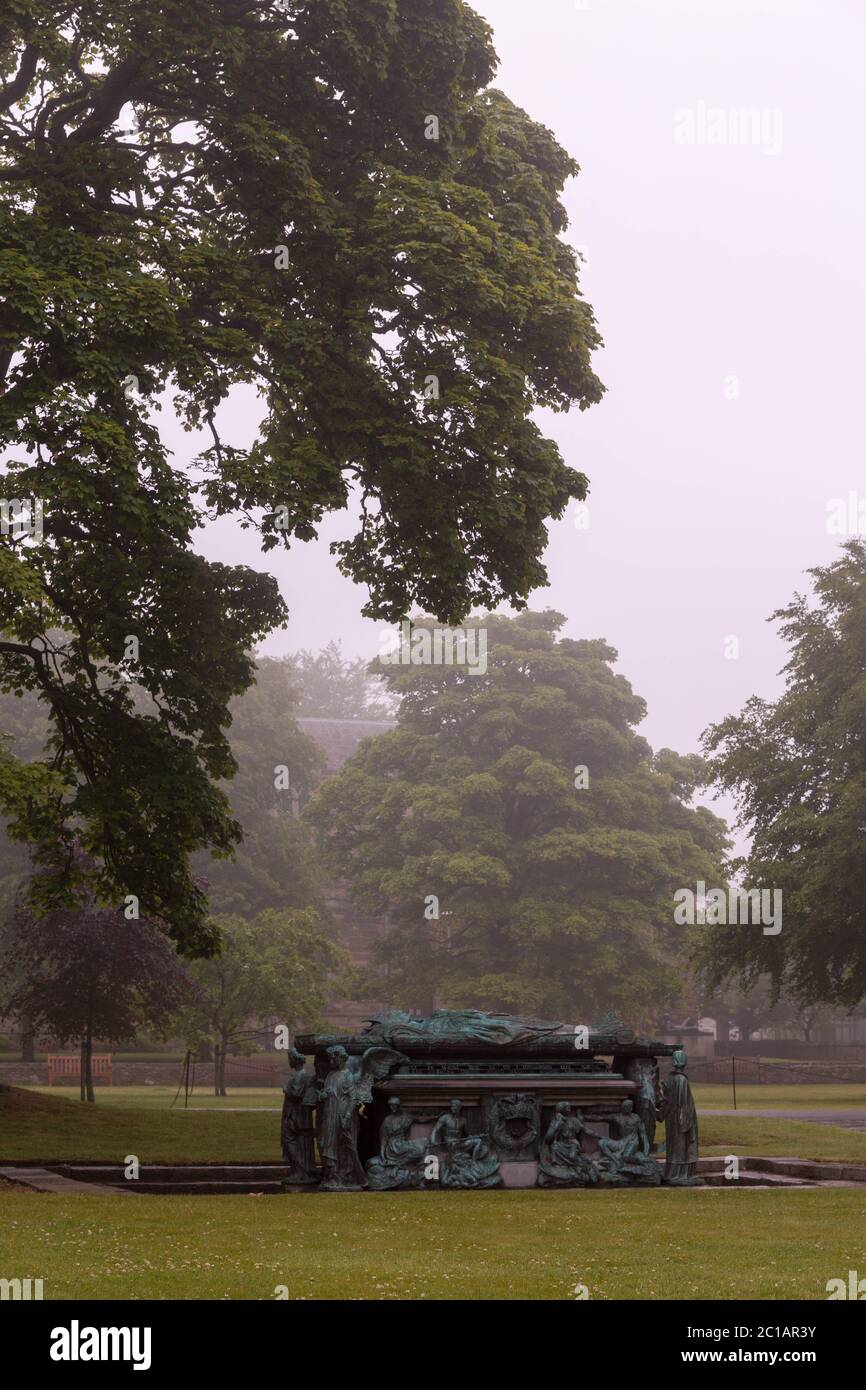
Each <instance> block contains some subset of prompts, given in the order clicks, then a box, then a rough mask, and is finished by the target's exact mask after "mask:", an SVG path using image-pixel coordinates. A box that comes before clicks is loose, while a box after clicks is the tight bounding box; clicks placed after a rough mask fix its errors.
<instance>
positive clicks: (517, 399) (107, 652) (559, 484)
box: [0, 0, 602, 952]
mask: <svg viewBox="0 0 866 1390" xmlns="http://www.w3.org/2000/svg"><path fill="white" fill-rule="evenodd" d="M0 51H2V58H0V245H2V248H3V249H2V252H0V296H2V309H0V383H2V395H0V447H3V448H5V447H7V446H8V448H9V450H10V453H9V458H8V462H7V472H6V479H5V492H6V496H7V498H12V497H15V498H18V499H27V498H34V499H36V498H38V499H42V505H43V506H44V522H43V523H42V532H41V534H39V532H38V528H35V527H31V530H32V531H33V534H31V535H30V536H28V537H24V538H22V537H21V536H20V535H18V536H16V535H12V534H7V535H5V536H3V537H2V538H0V629H3V630H5V637H4V638H3V640H2V641H0V682H2V685H3V687H4V688H6V689H16V690H18V689H30V690H36V691H37V692H38V693H39V695H40V698H41V699H42V700H43V702H44V704H45V707H46V710H47V713H48V714H49V716H50V719H51V721H52V726H53V729H54V744H53V748H52V752H51V757H50V759H49V760H48V761H47V762H45V763H43V764H42V765H41V766H33V765H31V766H30V767H29V768H27V769H22V768H20V767H19V766H18V764H17V763H16V762H15V761H14V758H12V757H11V756H10V755H4V757H3V759H2V763H0V807H2V809H3V810H4V811H5V812H6V814H7V815H9V816H10V817H11V826H12V831H13V833H14V834H16V835H18V836H20V837H22V838H23V839H26V840H28V841H30V842H32V843H33V844H35V846H36V848H37V861H38V863H40V864H41V865H42V866H43V867H44V869H45V873H44V874H43V875H42V876H37V879H36V890H35V891H36V897H37V899H39V895H40V892H41V894H42V899H44V900H47V898H48V891H49V885H50V887H51V891H52V893H54V895H55V899H56V893H57V892H58V891H60V892H61V893H65V895H66V897H67V899H68V897H69V895H70V894H71V893H73V892H74V889H75V884H74V882H73V881H72V880H73V878H74V865H75V862H76V861H75V857H74V852H73V851H74V845H75V843H76V842H80V843H81V844H82V845H83V846H84V848H85V849H86V850H87V851H88V853H89V854H90V856H91V857H93V858H95V860H96V861H97V863H98V865H99V866H100V872H99V885H98V886H99V888H100V890H101V891H102V893H103V894H104V895H105V896H106V897H108V898H111V897H112V895H113V896H114V898H115V899H116V898H117V896H118V895H120V894H121V893H126V892H133V893H135V894H137V895H138V896H139V897H140V899H141V902H142V905H143V907H145V908H146V909H147V910H148V911H150V912H152V913H154V914H156V915H158V916H159V917H160V918H162V920H163V921H164V922H165V924H166V926H167V928H168V929H169V930H170V931H171V932H172V934H173V935H174V936H175V937H176V939H177V940H178V941H179V942H180V943H181V945H182V946H183V947H184V948H185V949H188V950H190V951H193V952H195V951H208V950H210V949H212V948H213V946H214V936H213V931H212V929H211V927H210V926H209V924H208V923H207V921H206V905H205V902H204V898H203V895H202V893H201V891H200V890H199V889H198V887H197V885H196V883H195V882H194V880H193V878H192V875H191V873H190V870H189V863H188V857H189V853H190V852H191V851H193V850H195V849H198V848H203V847H214V848H215V849H216V850H217V851H218V852H219V853H225V852H227V851H230V849H231V847H232V845H233V844H234V843H236V841H237V838H238V834H239V831H238V827H237V825H236V823H235V822H234V821H233V819H232V817H231V815H230V812H229V808H228V803H227V801H226V798H225V796H224V795H223V794H222V792H221V791H220V790H219V788H218V786H217V783H218V782H219V780H220V779H223V778H225V777H227V776H229V775H230V773H231V771H232V761H231V756H230V753H229V750H228V745H227V742H226V739H225V733H224V725H225V720H226V710H227V705H228V702H229V700H230V699H231V698H232V697H233V696H236V695H237V694H239V693H240V692H241V691H242V690H243V689H245V688H246V686H247V685H248V684H249V682H250V679H251V676H252V666H251V659H250V657H249V656H248V652H249V651H250V650H251V648H252V646H253V644H254V643H255V641H256V640H257V639H258V637H260V636H261V635H262V634H263V633H264V632H266V631H267V630H269V629H270V628H272V627H273V626H274V625H275V624H277V623H279V622H280V621H282V619H283V617H284V611H285V610H284V607H283V604H282V601H281V600H280V598H279V595H278V593H277V590H276V586H275V584H274V583H273V582H272V580H271V579H270V578H269V577H268V576H267V575H264V574H259V573H255V572H253V571H252V570H250V569H247V568H244V567H241V566H226V565H221V564H215V563H208V562H207V561H205V560H204V559H203V558H202V557H201V556H199V555H197V554H195V553H194V551H193V549H192V539H193V535H194V531H195V527H196V526H197V525H198V524H200V522H201V519H202V510H201V509H202V506H206V507H208V508H209V509H210V510H211V512H212V513H216V514H232V515H236V516H239V517H240V518H241V519H242V521H243V523H244V524H249V525H256V526H258V527H259V528H260V530H261V533H262V538H263V545H264V546H265V548H266V549H267V548H269V547H270V546H273V545H276V544H279V543H285V544H288V543H289V542H290V541H291V540H292V539H294V538H299V539H301V540H309V539H311V538H312V537H314V536H315V535H316V531H317V527H318V524H319V521H320V520H321V518H322V516H323V515H324V514H325V513H326V512H328V511H330V510H332V509H335V508H342V507H344V506H346V505H347V503H348V502H349V500H350V498H352V497H354V498H355V499H356V500H357V504H358V508H359V512H360V518H361V520H360V527H359V529H358V531H357V533H356V534H355V535H354V536H352V537H350V538H348V539H346V540H345V541H341V542H339V543H338V544H335V546H334V550H335V551H336V553H337V557H338V563H339V565H340V567H341V569H342V570H343V572H344V573H346V574H347V575H350V576H351V577H352V578H353V579H355V580H356V581H359V582H363V583H366V584H367V585H368V586H369V590H370V597H369V601H368V603H367V605H366V609H365V611H366V612H368V613H369V614H371V615H373V616H383V617H386V618H389V619H393V618H397V617H399V616H400V615H401V614H402V613H404V612H405V611H408V609H409V607H410V605H411V604H413V603H418V604H420V605H422V606H424V607H426V608H427V609H428V610H429V611H432V612H435V613H436V614H437V615H440V616H441V617H443V618H454V617H457V616H458V615H459V614H462V613H463V612H465V611H466V610H467V609H468V608H469V606H470V605H471V604H472V603H473V602H481V603H495V602H497V601H499V600H500V599H501V598H506V599H509V600H513V601H515V602H517V603H521V602H522V601H523V600H524V599H525V597H526V595H527V594H528V593H529V591H530V590H531V589H532V588H533V587H535V586H536V585H538V584H539V583H540V582H542V581H543V579H544V568H543V565H542V563H541V559H540V556H541V554H542V551H543V548H544V544H545V538H546V537H545V521H546V520H547V518H548V517H551V516H559V515H561V514H562V512H563V509H564V508H565V506H566V504H567V503H568V500H569V498H572V497H583V496H584V495H585V491H586V479H585V477H584V476H583V474H582V473H580V472H577V471H575V470H574V469H572V468H569V467H567V466H566V465H565V463H564V462H563V460H562V458H561V457H560V454H559V452H558V450H557V448H556V446H555V444H554V443H553V442H552V441H551V440H549V439H546V438H545V437H544V436H543V435H542V433H541V431H540V430H539V428H538V427H537V425H536V424H535V423H534V422H533V420H532V418H531V412H532V410H533V407H535V406H538V405H543V406H549V407H551V408H553V409H555V410H558V409H567V408H568V407H569V406H570V405H572V404H578V405H579V406H580V407H581V408H584V407H586V406H588V405H590V404H592V402H593V401H596V400H598V399H599V396H600V394H601V390H602V388H601V386H600V383H599V381H598V380H597V378H596V376H595V375H594V373H593V371H592V369H591V366H590V355H591V352H592V350H593V349H594V348H595V347H596V345H597V344H598V341H599V339H598V335H597V332H596V328H595V323H594V320H593V315H592V311H591V309H590V308H589V306H588V305H587V304H586V303H584V302H583V301H582V300H581V298H580V296H579V293H578V289H577V260H576V256H575V253H574V252H573V251H572V250H571V249H570V248H569V247H568V246H567V245H566V244H565V243H564V241H563V240H562V239H561V234H562V232H563V230H564V228H565V226H566V216H565V212H564V209H563V206H562V203H561V201H560V193H561V189H562V187H563V184H564V182H565V180H566V179H567V178H568V177H569V176H571V175H573V174H575V173H576V172H577V165H576V164H575V163H574V161H573V160H572V159H571V158H570V157H569V155H568V154H567V153H566V152H565V151H564V150H563V149H562V148H561V147H560V146H559V145H558V144H557V143H556V141H555V140H554V139H553V137H552V135H551V134H550V132H549V131H547V130H545V129H544V128H543V127H541V126H539V125H537V124H535V123H534V122H533V121H532V120H530V118H529V117H528V116H527V115H526V114H525V113H524V112H523V111H521V110H519V109H518V108H517V107H515V106H514V105H513V104H512V103H511V102H510V101H509V100H508V98H507V97H505V96H504V95H503V94H502V93H501V92H498V91H496V90H494V89H492V88H491V87H490V85H489V84H490V80H491V78H492V75H493V72H494V68H495V55H494V52H493V48H492V45H491V39H490V33H489V30H488V28H487V26H486V24H484V22H483V21H482V20H481V19H479V18H478V16H477V15H475V14H474V12H473V11H472V10H471V9H469V8H468V7H467V6H466V5H465V4H463V3H462V0H367V2H366V3H364V4H358V3H357V0H304V2H303V3H302V0H270V3H269V0H173V2H172V0H169V3H166V2H165V0H160V3H158V4H157V3H156V2H155V0H111V3H108V0H78V2H77V3H69V4H66V3H63V0H61V3H60V4H59V5H58V4H57V3H56V0H52V2H51V3H48V0H16V3H15V4H13V5H7V6H6V7H5V8H4V11H3V15H2V18H0ZM238 386H248V387H249V386H251V387H253V388H255V389H256V390H258V392H259V393H260V396H261V416H262V418H261V421H260V423H259V425H258V428H257V430H256V432H255V438H254V440H253V442H252V444H249V443H247V442H246V441H244V440H241V439H238V438H237V437H228V436H227V435H226V431H225V426H224V418H223V413H222V412H221V407H222V405H223V404H224V402H225V401H226V399H227V397H228V396H229V393H230V392H231V391H232V390H233V388H235V387H238ZM166 391H169V392H170V393H171V397H172V400H173V404H174V407H175V409H176V410H177V411H178V413H179V415H180V418H181V419H182V421H183V423H184V425H185V426H186V427H188V428H189V429H196V428H199V429H201V430H202V431H204V433H205V441H204V442H205V447H204V448H203V449H202V451H201V452H200V453H199V455H198V457H197V471H194V472H192V473H190V472H185V471H183V470H182V469H180V468H179V467H177V466H176V465H174V464H173V463H172V461H171V459H170V458H169V455H168V452H167V449H166V447H165V444H164V441H163V440H162V438H161V437H160V433H159V430H158V428H157V421H156V418H155V413H154V412H155V408H156V407H157V405H158V404H159V403H160V401H161V399H162V398H163V397H164V395H165V393H166ZM254 423H255V422H254ZM130 639H134V642H133V644H132V646H130ZM136 644H137V645H136ZM132 674H134V675H135V677H136V679H137V680H138V681H139V683H140V685H141V686H143V687H144V689H146V690H147V691H148V693H149V695H150V697H151V702H152V703H151V706H150V708H149V709H147V710H144V711H142V710H139V709H137V708H136V707H135V706H134V704H133V703H132V701H131V697H130V693H129V688H128V679H129V677H130V675H132ZM58 886H59V887H58ZM52 900H54V899H52Z"/></svg>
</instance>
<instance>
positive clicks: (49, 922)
mask: <svg viewBox="0 0 866 1390" xmlns="http://www.w3.org/2000/svg"><path fill="white" fill-rule="evenodd" d="M0 980H2V982H3V992H2V996H0V1007H2V1011H3V1012H4V1013H6V1014H8V1015H9V1016H11V1017H13V1018H17V1019H19V1020H22V1021H23V1022H26V1024H27V1025H28V1027H29V1028H30V1029H32V1030H33V1031H44V1032H47V1033H50V1034H51V1036H52V1037H54V1038H56V1039H57V1040H58V1042H60V1043H69V1042H73V1041H75V1042H80V1044H81V1051H82V1064H83V1065H82V1071H81V1087H82V1100H83V1099H87V1100H91V1101H92V1100H93V1082H92V1077H91V1074H90V1059H91V1055H92V1048H93V1042H94V1040H96V1039H101V1040H103V1041H105V1042H111V1043H120V1042H125V1041H126V1040H128V1039H129V1038H131V1037H133V1035H134V1034H135V1033H136V1032H137V1031H138V1030H139V1029H141V1028H145V1027H155V1028H159V1027H160V1026H161V1025H164V1024H166V1023H167V1022H168V1019H169V1017H170V1015H171V1014H172V1012H173V1011H174V1010H176V1009H177V1008H179V1007H180V1005H181V1003H182V1002H183V1000H184V999H185V998H187V997H188V994H189V984H190V981H189V977H188V975H187V973H186V971H185V969H184V967H183V965H182V964H181V962H180V961H179V960H178V957H177V955H176V952H175V950H174V948H173V947H172V945H171V944H170V942H168V941H167V940H166V938H165V935H164V934H163V933H162V932H161V931H159V930H158V928H157V927H156V926H155V925H154V923H153V922H148V921H144V920H137V921H136V920H129V921H128V920H126V919H125V918H124V916H123V914H122V913H120V912H116V911H112V910H108V909H105V908H97V907H94V906H92V905H88V904H84V903H82V904H79V905H78V906H77V907H75V908H72V909H66V910H61V911H57V912H52V913H48V914H46V915H45V916H43V917H36V916H34V915H33V914H31V913H27V912H22V913H20V914H17V915H15V916H12V917H11V918H9V919H7V921H6V922H5V923H3V924H2V925H0Z"/></svg>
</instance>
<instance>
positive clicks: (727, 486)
mask: <svg viewBox="0 0 866 1390" xmlns="http://www.w3.org/2000/svg"><path fill="white" fill-rule="evenodd" d="M475 8H476V9H478V10H479V11H480V12H481V13H482V14H483V15H484V16H485V17H486V18H487V19H488V20H489V22H490V24H491V25H492V27H493V31H494V38H495V43H496V48H497V51H498V53H499V55H500V58H501V69H500V74H499V78H498V85H499V86H501V87H502V88H503V89H504V91H506V92H507V93H508V95H509V96H510V97H511V98H512V99H513V100H514V101H516V102H517V103H519V104H520V105H521V106H523V107H525V109H526V110H527V111H528V112H529V113H530V114H531V115H532V116H533V117H534V118H535V119H536V120H539V121H541V122H542V123H543V124H545V125H547V126H549V127H550V128H551V129H552V130H553V132H554V133H555V135H556V137H557V139H558V140H559V141H560V142H561V143H562V144H563V145H564V146H565V147H566V148H567V149H568V150H569V152H570V153H571V154H572V155H573V156H574V157H575V158H576V159H577V160H578V162H579V163H580V165H581V169H582V172H581V175H580V177H579V179H577V180H573V181H571V182H570V184H569V185H568V187H567V189H566V193H565V198H566V203H567V207H568V212H569V217H570V221H571V226H570V228H569V231H568V238H569V240H571V241H572V242H573V243H574V244H575V245H578V246H581V247H583V248H585V254H586V257H587V264H586V266H585V270H584V274H583V288H584V293H585V294H586V297H587V298H588V299H589V300H590V301H591V303H592V304H593V305H594V307H595V310H596V315H597V318H598V321H599V325H600V328H601V331H602V335H603V337H604V339H605V344H606V346H605V349H604V350H603V351H602V352H601V353H599V354H598V355H597V357H596V369H597V371H598V372H599V374H600V375H601V377H602V379H603V380H604V382H605V384H606V386H607V388H608V394H607V395H606V397H605V398H604V401H603V402H602V404H601V405H598V406H594V407H593V408H592V409H591V410H589V411H586V412H584V413H582V414H581V413H580V412H578V411H576V410H575V411H573V412H571V413H570V414H569V415H560V416H553V415H548V416H546V418H544V417H542V418H543V423H544V426H545V427H546V429H547V430H548V431H549V432H550V433H551V434H552V435H553V436H554V437H555V438H556V440H557V441H558V443H559V445H560V448H561V450H562V452H563V454H564V457H565V458H566V460H567V461H568V462H569V463H571V464H572V465H574V466H575V467H577V468H580V469H582V470H584V471H585V472H586V473H587V474H588V475H589V477H590V480H591V486H592V491H591V496H590V507H589V526H588V529H586V530H580V529H578V528H577V526H576V524H575V515H574V511H572V512H571V513H570V514H569V515H568V516H567V517H566V518H565V519H564V520H562V521H560V522H558V523H555V524H553V525H552V526H551V528H550V544H549V548H548V552H547V557H546V562H547V565H548V568H549V572H550V581H551V582H550V587H549V588H548V589H544V590H539V591H537V592H536V594H535V595H534V599H533V606H537V607H544V606H548V605H550V606H553V607H555V608H558V609H560V610H561V611H563V612H564V613H566V614H567V615H568V618H569V621H568V627H567V629H566V630H567V633H568V634H569V635H570V636H574V637H597V636H601V637H604V638H606V639H607V640H608V641H609V642H611V643H612V644H613V645H614V646H615V647H616V648H617V649H618V651H619V656H620V661H619V669H620V670H621V671H622V672H623V673H624V674H625V675H626V676H627V677H628V678H629V680H630V681H631V682H632V685H633V686H634V688H635V690H636V691H637V692H638V693H639V694H641V695H642V696H643V697H644V698H645V699H646V700H647V703H648V706H649V714H648V718H647V720H646V722H645V723H644V725H643V726H642V732H643V733H644V735H645V736H646V737H647V738H648V739H649V740H650V742H651V743H652V744H653V745H654V746H655V747H660V746H663V745H668V746H671V747H674V748H677V749H679V750H680V751H683V752H688V751H691V750H693V749H695V748H696V747H697V746H698V739H699V736H700V732H701V730H702V729H703V728H704V727H705V726H706V725H707V724H708V723H709V722H710V721H712V720H714V719H717V718H720V717H721V716H723V715H724V714H726V713H728V712H731V711H733V710H735V709H738V708H739V707H740V705H741V704H742V703H743V701H744V700H745V699H746V698H747V697H748V696H749V695H750V694H751V693H753V692H758V693H761V694H765V695H770V696H772V695H773V694H775V693H776V692H777V691H778V689H779V688H780V682H779V678H778V675H777V672H778V670H779V667H780V666H781V664H782V660H783V648H782V646H781V644H780V643H779V641H778V639H777V638H776V636H775V633H774V629H773V628H772V627H771V626H769V625H768V624H767V623H766V621H765V620H766V618H767V617H768V615H769V614H770V613H771V612H772V611H773V609H774V608H776V607H777V606H779V605H781V604H783V603H785V602H786V601H787V600H788V599H789V597H790V596H791V594H792V593H793V592H794V590H795V589H796V588H797V587H798V586H799V587H803V586H804V585H805V583H806V580H805V577H804V574H803V572H804V570H805V569H806V568H807V567H808V566H810V565H815V564H823V563H826V562H827V561H829V560H830V559H831V558H832V556H833V554H834V552H835V550H836V549H837V547H838V545H839V541H840V537H838V536H834V535H832V534H829V533H828V529H827V518H828V504H829V503H830V502H831V500H832V499H833V498H847V495H848V494H849V492H851V491H852V490H854V491H857V490H858V489H859V498H860V499H861V500H864V499H866V469H864V462H863V455H864V449H863V433H864V426H863V420H862V410H861V402H862V399H863V388H862V381H861V377H862V372H863V364H864V361H866V352H864V348H866V343H864V337H866V312H864V288H866V268H864V267H866V217H864V197H863V171H864V168H866V158H864V156H866V148H864V146H866V122H864V119H863V111H862V92H863V70H862V68H863V54H864V51H866V44H864V38H866V34H864V30H866V5H863V4H862V0H826V2H825V3H823V4H821V3H817V0H679V3H678V2H677V0H667V2H666V3H665V0H588V2H587V0H584V3H581V2H580V0H534V3H529V2H528V0H479V3H477V4H476V6H475ZM741 111H744V112H748V111H752V112H754V113H755V116H754V118H753V119H752V120H749V121H746V122H745V123H743V124H742V125H741V123H740V121H739V117H738V114H737V113H738V112H741ZM720 113H721V114H720ZM746 137H748V138H746ZM722 141H724V142H723V143H722ZM250 405H251V407H252V408H254V403H253V402H250ZM163 423H164V424H167V423H168V421H167V420H165V419H164V420H163ZM177 440H178V445H179V447H180V450H181V451H182V452H184V453H188V451H189V437H188V436H183V435H179V436H177ZM353 530H354V526H353V525H352V524H351V523H350V522H349V521H347V519H346V518H345V516H344V517H343V518H332V519H331V521H330V522H329V524H328V525H327V526H326V527H325V528H324V531H323V537H322V539H321V540H320V541H319V542H318V543H316V544H313V545H308V546H305V547H304V546H297V547H296V548H295V549H294V550H293V551H292V552H291V554H289V555H282V554H279V553H277V552H275V551H272V552H270V553H269V555H268V556H267V557H262V556H261V555H260V554H259V552H258V550H257V546H256V542H255V538H254V536H253V534H252V533H241V532H239V531H238V530H237V527H236V524H235V523H233V522H229V521H226V522H224V523H220V524H219V525H217V526H214V527H212V528H211V529H210V530H209V532H208V533H207V535H206V537H205V539H204V542H203V545H202V549H203V550H204V551H205V553H207V554H208V555H209V556H210V557H211V558H213V559H223V560H227V561H238V560H244V561H246V562H247V563H250V564H253V565H255V566H256V567H262V568H267V569H270V570H271V572H272V573H275V574H276V575H277V576H278V577H279V581H280V584H281V587H282V591H283V594H284V597H285V598H286V600H287V602H288V604H289V606H290V609H291V615H292V616H291V623H290V626H289V628H288V629H287V630H286V631H284V632H280V633H278V634H275V635H274V636H273V638H272V639H271V640H269V642H268V643H267V644H266V647H265V650H266V651H268V652H270V653H273V654H276V653H279V652H282V651H288V650H293V649H295V648H297V647H301V646H309V647H314V648H318V647H321V646H324V645H325V644H326V643H327V642H328V641H330V640H331V639H332V638H338V639H341V640H342V642H343V646H344V650H345V651H346V652H347V653H348V654H352V655H354V654H363V655H368V656H373V655H375V654H376V652H377V650H378V634H379V632H380V630H381V629H380V627H379V625H377V624H374V623H371V622H369V621H367V620H364V619H362V618H361V617H360V616H359V610H360V608H361V605H362V602H363V599H364V593H363V591H362V590H360V589H358V588H357V587H355V586H354V585H352V584H351V583H349V582H348V581H347V580H344V579H342V578H341V577H340V576H339V575H338V574H337V572H336V569H335V567H334V562H333V560H332V558H331V556H330V554H329V551H328V542H329V541H330V540H331V539H333V538H334V537H336V536H338V535H343V534H347V533H349V532H351V531H353ZM731 638H735V639H737V641H738V643H739V657H738V658H736V659H731V658H730V656H726V644H727V651H728V653H730V652H731V651H732V650H733V644H732V643H731V642H730V640H729V639H731Z"/></svg>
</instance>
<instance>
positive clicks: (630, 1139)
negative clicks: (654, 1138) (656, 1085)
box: [598, 1100, 662, 1187]
mask: <svg viewBox="0 0 866 1390" xmlns="http://www.w3.org/2000/svg"><path fill="white" fill-rule="evenodd" d="M611 1128H612V1129H615V1130H616V1131H617V1133H616V1135H614V1136H613V1137H611V1138H610V1139H599V1141H598V1147H599V1149H600V1151H601V1157H600V1158H599V1160H598V1167H599V1174H600V1176H601V1179H602V1182H605V1183H608V1184H609V1185H611V1186H614V1187H621V1186H623V1185H625V1184H626V1183H633V1184H636V1185H637V1184H639V1185H641V1186H644V1187H658V1186H659V1184H660V1183H661V1180H662V1175H661V1169H660V1167H659V1165H658V1164H657V1163H656V1161H655V1159H654V1158H653V1157H652V1155H651V1153H650V1145H649V1137H648V1135H647V1132H646V1127H645V1125H644V1122H643V1120H642V1119H641V1117H640V1115H636V1114H635V1113H634V1107H633V1105H632V1102H631V1101H630V1100H624V1101H623V1103H622V1107H621V1109H620V1113H619V1115H618V1116H615V1117H614V1119H613V1120H612V1121H611Z"/></svg>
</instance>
